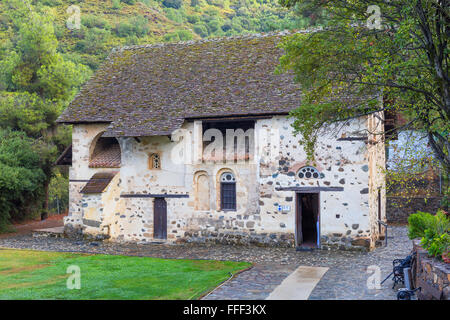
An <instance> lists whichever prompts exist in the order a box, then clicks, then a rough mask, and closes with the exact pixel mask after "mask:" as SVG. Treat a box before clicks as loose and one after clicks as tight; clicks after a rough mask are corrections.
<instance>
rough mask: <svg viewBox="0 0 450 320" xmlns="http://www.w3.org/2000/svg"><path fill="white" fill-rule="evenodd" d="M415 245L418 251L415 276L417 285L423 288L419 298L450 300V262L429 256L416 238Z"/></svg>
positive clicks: (418, 295) (415, 249)
mask: <svg viewBox="0 0 450 320" xmlns="http://www.w3.org/2000/svg"><path fill="white" fill-rule="evenodd" d="M413 246H414V251H415V252H416V253H417V259H416V274H415V275H413V277H414V279H415V285H416V287H421V288H422V289H421V291H420V292H418V294H417V297H418V298H419V300H450V286H449V283H450V264H449V263H445V262H442V261H439V260H437V259H435V258H431V257H429V256H428V254H427V252H426V251H425V250H424V249H423V248H422V247H421V246H420V241H419V240H414V241H413Z"/></svg>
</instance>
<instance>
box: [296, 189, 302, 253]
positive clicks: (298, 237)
mask: <svg viewBox="0 0 450 320" xmlns="http://www.w3.org/2000/svg"><path fill="white" fill-rule="evenodd" d="M296 207H297V210H296V214H295V246H297V247H298V246H300V245H301V244H302V243H303V233H302V198H301V194H300V193H297V194H296Z"/></svg>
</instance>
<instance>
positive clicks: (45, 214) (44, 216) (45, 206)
mask: <svg viewBox="0 0 450 320" xmlns="http://www.w3.org/2000/svg"><path fill="white" fill-rule="evenodd" d="M49 185H50V181H45V183H44V192H45V198H44V203H43V205H42V212H41V220H45V219H47V218H48V189H49Z"/></svg>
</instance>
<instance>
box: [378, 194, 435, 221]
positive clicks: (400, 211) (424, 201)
mask: <svg viewBox="0 0 450 320" xmlns="http://www.w3.org/2000/svg"><path fill="white" fill-rule="evenodd" d="M441 199H442V197H429V198H422V197H416V198H404V197H393V196H387V197H386V202H387V203H386V218H387V222H388V223H407V222H408V217H409V215H410V214H413V213H416V212H417V211H424V212H430V213H435V212H436V211H437V210H438V209H439V208H440V203H441Z"/></svg>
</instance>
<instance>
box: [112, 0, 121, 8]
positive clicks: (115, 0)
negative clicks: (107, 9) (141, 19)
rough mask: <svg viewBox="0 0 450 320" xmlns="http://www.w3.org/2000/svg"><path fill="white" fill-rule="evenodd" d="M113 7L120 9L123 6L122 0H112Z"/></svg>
mask: <svg viewBox="0 0 450 320" xmlns="http://www.w3.org/2000/svg"><path fill="white" fill-rule="evenodd" d="M111 8H112V9H114V10H120V9H121V8H122V5H121V4H120V0H112V7H111Z"/></svg>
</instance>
